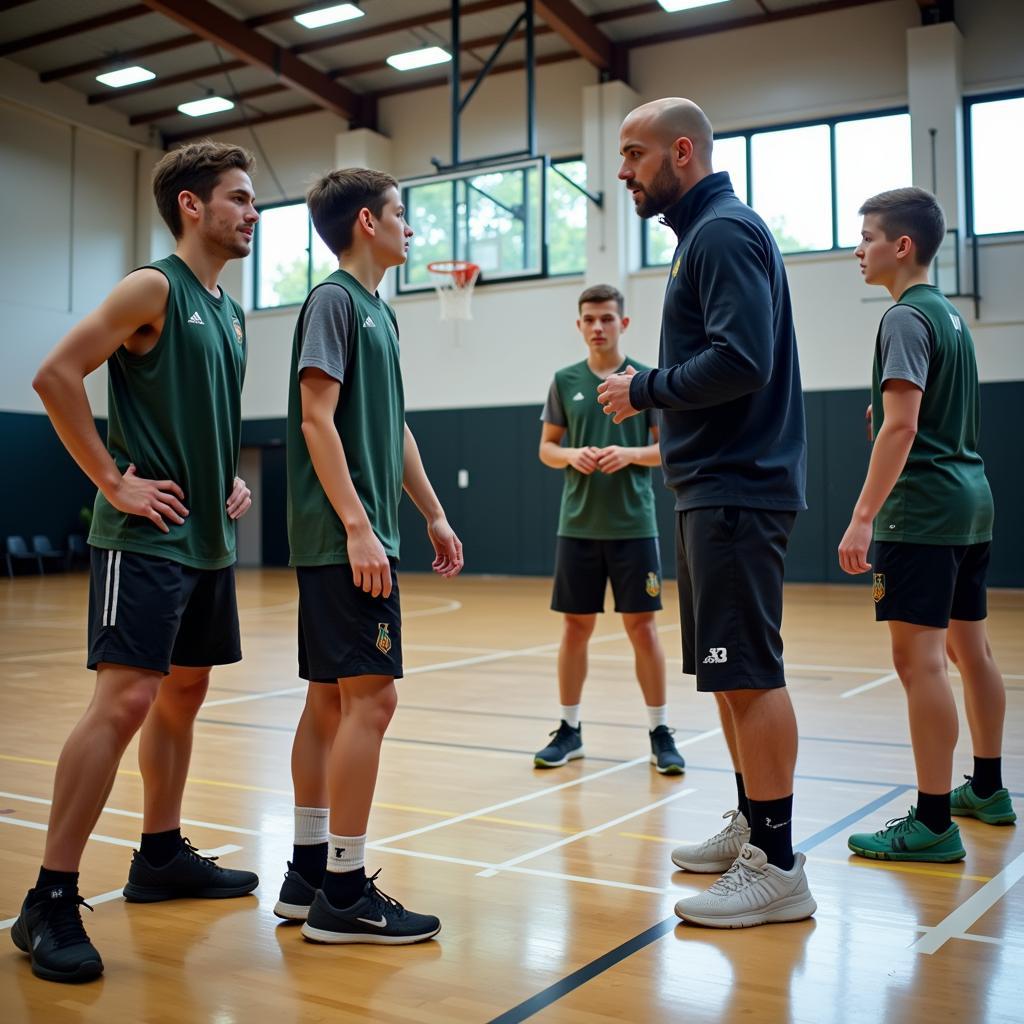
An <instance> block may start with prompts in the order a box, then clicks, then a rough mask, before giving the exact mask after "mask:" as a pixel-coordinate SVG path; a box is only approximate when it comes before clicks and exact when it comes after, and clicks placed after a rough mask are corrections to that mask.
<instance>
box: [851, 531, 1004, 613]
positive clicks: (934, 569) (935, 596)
mask: <svg viewBox="0 0 1024 1024" xmlns="http://www.w3.org/2000/svg"><path fill="white" fill-rule="evenodd" d="M991 549H992V542H991V541H984V542H982V543H980V544H957V545H942V544H907V543H906V542H903V543H898V542H895V541H881V540H879V541H875V550H874V557H873V558H872V588H871V589H872V595H873V597H874V599H875V619H876V621H878V622H887V621H890V620H894V621H896V622H909V623H911V624H913V625H915V626H933V627H935V628H936V629H945V628H946V627H947V626H948V625H949V620H950V619H960V620H962V621H965V622H980V621H981V620H982V619H984V618H986V617H987V616H988V598H987V594H986V590H985V579H986V577H987V575H988V563H989V556H990V554H991Z"/></svg>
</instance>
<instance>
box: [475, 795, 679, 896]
mask: <svg viewBox="0 0 1024 1024" xmlns="http://www.w3.org/2000/svg"><path fill="white" fill-rule="evenodd" d="M696 792H697V790H696V789H681V790H680V791H679V792H678V793H673V794H672V795H671V796H666V797H664V798H663V799H661V800H655V801H654V803H652V804H648V805H647V806H646V807H640V808H638V809H637V810H635V811H630V812H629V813H628V814H623V815H622V816H621V817H618V818H612V820H611V821H606V822H604V824H602V825H595V826H594V827H593V828H585V829H583V830H582V831H580V832H576V833H575V834H574V835H571V836H566V838H565V839H558V840H556V841H555V842H553V843H548V845H547V846H542V847H540V848H539V849H537V850H533V851H531V852H530V853H524V854H521V855H520V856H518V857H512V858H510V859H509V860H506V861H502V863H500V864H496V865H495V866H494V867H492V868H488V869H487V870H486V871H479V872H477V874H478V875H479V877H480V878H493V877H494V876H495V875H496V874H498V873H499V872H500V871H505V870H506V869H507V868H514V867H517V866H518V865H519V864H525V863H526V862H527V861H528V860H533V859H534V858H536V857H541V856H543V855H544V854H545V853H551V852H552V851H553V850H560V849H561V848H562V847H563V846H569V845H570V844H571V843H575V842H578V841H579V840H580V839H586V838H588V837H589V836H596V835H598V834H600V833H601V832H604V831H605V830H606V829H609V828H614V827H615V826H616V825H621V824H622V823H623V822H624V821H630V820H632V819H633V818H638V817H639V816H640V815H641V814H646V813H647V812H648V811H653V810H654V809H655V808H656V807H662V806H664V805H665V804H670V803H672V802H673V801H674V800H680V799H682V798H683V797H684V796H689V795H690V794H691V793H696Z"/></svg>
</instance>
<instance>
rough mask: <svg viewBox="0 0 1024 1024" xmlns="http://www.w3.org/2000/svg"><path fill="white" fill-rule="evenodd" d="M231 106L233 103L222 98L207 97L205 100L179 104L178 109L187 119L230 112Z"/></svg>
mask: <svg viewBox="0 0 1024 1024" xmlns="http://www.w3.org/2000/svg"><path fill="white" fill-rule="evenodd" d="M233 106H234V103H232V102H231V100H226V99H224V97H223V96H207V97H206V99H205V100H193V101H192V102H191V103H179V104H178V109H179V110H180V111H181V112H182V113H183V114H188V116H189V117H204V116H205V115H206V114H219V113H220V112H221V111H222V110H230V109H231V108H232V107H233Z"/></svg>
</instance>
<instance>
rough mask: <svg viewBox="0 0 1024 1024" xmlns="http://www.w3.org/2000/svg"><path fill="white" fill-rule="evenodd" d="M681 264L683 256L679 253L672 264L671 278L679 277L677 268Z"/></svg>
mask: <svg viewBox="0 0 1024 1024" xmlns="http://www.w3.org/2000/svg"><path fill="white" fill-rule="evenodd" d="M682 262H683V254H682V253H680V254H679V255H678V256H677V257H676V261H675V263H673V264H672V276H673V277H678V276H679V267H680V265H681V264H682Z"/></svg>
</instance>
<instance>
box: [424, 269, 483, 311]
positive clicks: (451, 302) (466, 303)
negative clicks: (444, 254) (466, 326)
mask: <svg viewBox="0 0 1024 1024" xmlns="http://www.w3.org/2000/svg"><path fill="white" fill-rule="evenodd" d="M427 270H429V271H430V273H432V274H433V275H434V288H435V290H436V291H437V297H438V299H439V300H440V302H441V319H442V320H472V319H473V314H472V312H471V311H470V301H471V299H472V298H473V286H474V285H475V284H476V279H477V278H478V277H479V276H480V268H479V267H478V266H477V265H476V264H475V263H469V262H467V261H466V260H436V261H435V262H433V263H428V264H427Z"/></svg>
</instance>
